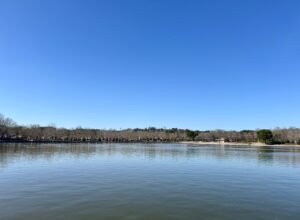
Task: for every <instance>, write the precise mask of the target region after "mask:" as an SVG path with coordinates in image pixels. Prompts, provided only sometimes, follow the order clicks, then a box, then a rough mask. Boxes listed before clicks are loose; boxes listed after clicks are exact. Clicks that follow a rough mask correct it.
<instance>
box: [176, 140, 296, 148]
mask: <svg viewBox="0 0 300 220" xmlns="http://www.w3.org/2000/svg"><path fill="white" fill-rule="evenodd" d="M179 143H181V144H195V145H239V146H240V145H242V146H251V147H272V146H279V147H300V145H297V144H264V143H259V142H251V143H239V142H217V141H210V142H203V141H182V142H179Z"/></svg>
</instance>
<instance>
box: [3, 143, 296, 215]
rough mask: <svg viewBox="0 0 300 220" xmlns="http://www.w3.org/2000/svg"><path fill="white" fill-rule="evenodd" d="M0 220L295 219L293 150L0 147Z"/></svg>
mask: <svg viewBox="0 0 300 220" xmlns="http://www.w3.org/2000/svg"><path fill="white" fill-rule="evenodd" d="M0 219H1V220H6V219H22V220H27V219H28V220H29V219H30V220H34V219H39V220H40V219H41V220H48V219H49V220H50V219H51V220H53V219H55V220H57V219H64V220H65V219H72V220H76V219H84V220H89V219H149V220H150V219H151V220H153V219H197V220H198V219H202V220H203V219H219V220H220V219H221V220H223V219H228V220H229V219H230V220H232V219H237V220H241V219H242V220H247V219H249V220H253V219H284V220H287V219H289V220H290V219H295V220H296V219H297V220H299V219H300V148H298V149H297V148H290V147H264V148H254V147H243V146H240V147H239V146H226V147H224V146H223V147H222V146H213V145H210V146H195V145H185V144H42V145H38V144H0Z"/></svg>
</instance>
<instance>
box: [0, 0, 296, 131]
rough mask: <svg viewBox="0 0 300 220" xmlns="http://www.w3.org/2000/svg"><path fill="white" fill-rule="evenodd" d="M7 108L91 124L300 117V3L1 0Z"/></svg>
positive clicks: (31, 120) (36, 119) (37, 118)
mask: <svg viewBox="0 0 300 220" xmlns="http://www.w3.org/2000/svg"><path fill="white" fill-rule="evenodd" d="M0 112H1V113H2V114H4V115H6V116H8V117H11V118H13V119H14V120H15V121H17V122H18V123H20V124H37V123H39V124H42V125H47V124H49V123H55V124H56V125H57V126H64V127H76V126H78V125H81V126H83V127H95V128H127V127H131V128H133V127H147V126H156V127H180V128H191V129H201V130H202V129H216V128H223V129H238V130H239V129H255V128H262V127H264V128H272V127H276V126H282V127H285V126H298V127H299V126H300V1H298V0H288V1H286V0H281V1H278V0H268V1H267V0H251V1H250V0H249V1H241V0H236V1H232V0H226V1H225V0H219V1H217V0H206V1H200V0H195V1H192V0H190V1H185V0H180V1H178V0H119V1H115V0H106V1H100V0H99V1H90V0H82V1H74V0H70V1H60V0H53V1H52V0H51V1H50V0H48V1H40V0H35V1H33V0H28V1H22V0H19V1H14V0H1V1H0Z"/></svg>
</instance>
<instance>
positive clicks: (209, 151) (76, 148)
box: [0, 144, 300, 166]
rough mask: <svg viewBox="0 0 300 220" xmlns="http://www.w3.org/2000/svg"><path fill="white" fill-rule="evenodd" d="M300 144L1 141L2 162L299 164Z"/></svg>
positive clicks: (0, 162) (0, 153)
mask: <svg viewBox="0 0 300 220" xmlns="http://www.w3.org/2000/svg"><path fill="white" fill-rule="evenodd" d="M299 153H300V148H298V147H286V146H283V147H282V146H264V147H248V146H235V145H233V146H222V145H200V146H199V145H192V144H190V145H186V144H0V165H2V166H3V165H5V164H6V163H9V161H10V160H15V159H17V158H27V159H30V160H31V159H36V158H42V157H43V158H47V159H51V158H53V157H56V156H59V155H71V156H80V157H83V156H85V157H88V156H93V155H100V156H101V155H102V156H105V155H107V156H109V155H116V154H120V155H122V156H125V157H131V156H137V157H138V156H142V157H144V158H148V159H155V158H156V157H160V158H161V157H171V158H199V157H200V158H201V157H216V158H218V159H225V160H226V159H230V158H237V157H238V158H240V159H241V158H243V159H250V160H256V161H258V162H262V163H270V164H272V163H280V164H282V165H289V166H299V165H300V156H299Z"/></svg>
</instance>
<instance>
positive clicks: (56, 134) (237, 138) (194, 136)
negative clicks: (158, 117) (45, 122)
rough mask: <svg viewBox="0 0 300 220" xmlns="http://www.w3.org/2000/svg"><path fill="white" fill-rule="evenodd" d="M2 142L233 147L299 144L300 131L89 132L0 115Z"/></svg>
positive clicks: (101, 130) (160, 129) (84, 129)
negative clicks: (216, 144) (219, 144)
mask: <svg viewBox="0 0 300 220" xmlns="http://www.w3.org/2000/svg"><path fill="white" fill-rule="evenodd" d="M0 141H1V142H45V143H47V142H61V143H64V142H65V143H69V142H74V143H75V142H95V143H96V142H97V143H98V142H99V143H102V142H103V143H106V142H116V143H117V142H120V143H127V142H145V143H148V142H149V143H152V142H181V141H202V142H216V141H225V142H233V143H239V142H243V143H253V142H258V141H259V142H264V143H267V144H300V129H299V128H275V129H272V130H268V129H257V130H242V131H225V130H208V131H198V130H189V129H179V128H171V129H167V128H155V127H149V128H135V129H123V130H115V129H110V130H106V129H90V128H81V127H78V128H74V129H67V128H57V127H55V126H54V125H49V126H40V125H30V126H21V125H18V124H17V123H15V122H14V121H13V120H12V119H10V118H8V117H5V116H3V115H2V114H0Z"/></svg>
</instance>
